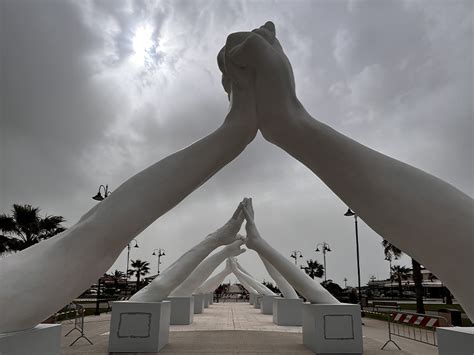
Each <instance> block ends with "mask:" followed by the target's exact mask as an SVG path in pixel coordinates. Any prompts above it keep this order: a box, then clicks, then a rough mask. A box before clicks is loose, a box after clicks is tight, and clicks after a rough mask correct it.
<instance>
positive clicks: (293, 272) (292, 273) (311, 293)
mask: <svg viewBox="0 0 474 355" xmlns="http://www.w3.org/2000/svg"><path fill="white" fill-rule="evenodd" d="M254 243H255V244H254V246H253V249H254V250H255V251H256V252H257V253H258V254H260V255H262V256H263V257H264V258H265V259H266V260H267V261H268V262H270V263H271V264H272V265H273V266H274V267H275V269H277V271H278V272H279V273H280V274H281V275H282V276H283V277H284V278H285V279H286V280H288V282H289V283H290V284H291V285H292V286H293V287H294V288H295V289H296V290H298V292H299V293H300V294H302V295H303V296H304V297H305V298H306V299H307V300H308V301H310V302H311V303H326V304H338V303H339V301H337V300H336V299H335V298H334V297H333V296H332V295H331V294H330V293H329V292H328V291H326V289H324V288H323V287H322V286H321V285H319V283H317V282H315V281H314V280H313V279H311V278H310V277H309V276H308V275H306V274H305V273H304V272H302V271H301V270H299V269H298V268H297V267H296V266H295V265H294V264H293V263H291V262H290V261H288V260H287V259H286V258H285V257H284V256H283V255H281V254H280V253H279V252H278V251H276V250H275V249H273V247H272V246H271V245H270V244H268V243H267V242H266V241H265V240H264V239H261V238H259V239H258V240H257V241H255V242H254Z"/></svg>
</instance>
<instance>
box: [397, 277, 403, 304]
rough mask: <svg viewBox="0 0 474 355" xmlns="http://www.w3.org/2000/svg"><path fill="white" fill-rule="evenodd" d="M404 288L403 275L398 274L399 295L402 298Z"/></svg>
mask: <svg viewBox="0 0 474 355" xmlns="http://www.w3.org/2000/svg"><path fill="white" fill-rule="evenodd" d="M402 296H403V288H402V275H400V274H398V297H399V298H402Z"/></svg>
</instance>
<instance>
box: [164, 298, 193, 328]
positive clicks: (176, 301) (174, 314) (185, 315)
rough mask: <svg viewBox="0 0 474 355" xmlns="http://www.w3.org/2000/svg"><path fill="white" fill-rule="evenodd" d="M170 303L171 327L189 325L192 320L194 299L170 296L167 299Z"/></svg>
mask: <svg viewBox="0 0 474 355" xmlns="http://www.w3.org/2000/svg"><path fill="white" fill-rule="evenodd" d="M167 300H168V301H170V302H171V317H170V324H171V325H189V324H191V323H192V322H193V319H194V297H193V296H191V297H178V296H172V297H168V298H167Z"/></svg>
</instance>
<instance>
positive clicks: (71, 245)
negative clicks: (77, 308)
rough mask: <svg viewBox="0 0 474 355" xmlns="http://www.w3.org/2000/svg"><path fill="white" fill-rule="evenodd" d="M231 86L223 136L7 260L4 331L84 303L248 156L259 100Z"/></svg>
mask: <svg viewBox="0 0 474 355" xmlns="http://www.w3.org/2000/svg"><path fill="white" fill-rule="evenodd" d="M229 65H230V66H231V65H232V64H231V63H229ZM239 80H240V81H242V80H243V77H241V78H239ZM227 86H228V87H230V88H231V89H230V98H231V105H230V111H229V113H228V114H227V117H226V119H225V121H224V123H223V124H222V125H221V127H219V128H218V129H217V130H216V131H214V132H213V133H211V134H209V135H208V136H207V137H205V138H203V139H201V140H199V141H198V142H196V143H194V144H192V145H191V146H189V147H187V148H185V149H183V150H181V151H179V152H177V153H174V154H172V155H170V156H168V157H167V158H165V159H163V160H161V161H159V162H157V163H155V164H154V165H152V166H150V167H149V168H147V169H145V170H143V171H142V172H140V173H138V174H136V175H135V176H133V177H132V178H130V179H128V180H127V181H126V182H125V183H123V184H122V185H121V186H120V187H119V188H117V189H116V190H115V191H114V193H113V194H111V195H110V196H109V197H107V199H105V200H104V201H102V202H101V203H100V204H99V205H97V206H96V207H94V208H93V209H92V210H90V211H89V212H87V213H86V214H85V215H84V217H83V218H81V219H80V221H79V222H78V223H77V224H75V225H74V226H72V227H71V228H69V229H68V230H67V231H65V232H63V233H61V234H59V235H57V236H55V237H53V238H51V239H48V240H46V241H43V242H41V243H38V244H36V245H34V246H32V247H30V248H27V249H25V250H23V251H21V252H19V253H16V254H13V255H9V256H7V257H4V258H1V259H0V285H1V287H0V315H1V316H0V333H4V332H12V331H18V330H23V329H28V328H31V327H34V326H35V325H37V324H38V323H40V322H41V321H43V320H44V319H46V318H48V317H49V316H50V315H51V314H53V313H54V312H56V311H57V310H59V309H60V308H61V307H63V306H64V305H66V304H67V303H69V302H70V301H71V300H73V299H74V298H76V297H77V296H78V295H80V294H81V293H82V292H83V291H84V290H85V289H87V288H88V287H89V286H90V285H91V284H92V283H94V282H96V280H97V278H98V277H100V276H101V275H103V274H104V272H106V271H107V270H108V269H109V267H110V266H111V265H112V264H113V263H114V261H115V259H116V258H117V256H118V255H119V254H120V252H121V251H122V250H123V249H124V248H125V246H126V245H127V243H128V242H129V241H130V240H131V239H132V238H134V237H135V236H137V235H138V234H139V233H141V232H142V231H143V230H144V229H145V228H147V227H148V226H149V225H150V224H151V223H152V222H154V221H155V220H156V219H157V218H158V217H160V216H161V215H163V214H164V213H166V212H167V211H169V210H170V209H172V208H173V207H174V206H176V205H177V204H178V203H179V202H181V201H182V200H183V199H184V198H185V197H186V196H188V195H189V194H190V193H191V192H193V191H194V190H195V189H196V188H198V187H199V186H200V185H202V184H203V183H204V182H205V181H206V180H208V179H209V178H210V177H211V176H212V175H214V174H215V173H216V172H217V171H219V170H220V169H221V168H222V167H224V166H225V165H226V164H227V163H229V162H230V161H232V160H233V159H234V158H235V157H236V156H237V155H239V153H240V152H242V150H243V149H244V148H245V147H246V146H247V144H248V143H249V142H250V141H252V139H253V138H254V137H255V134H256V131H257V121H256V118H255V103H254V101H253V100H254V97H253V95H250V94H249V91H248V90H241V89H240V88H239V87H238V86H236V85H235V83H233V82H230V81H227ZM209 243H210V244H213V242H212V241H209ZM58 285H61V287H58ZM32 290H34V292H33V291H32Z"/></svg>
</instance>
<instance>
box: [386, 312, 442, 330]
mask: <svg viewBox="0 0 474 355" xmlns="http://www.w3.org/2000/svg"><path fill="white" fill-rule="evenodd" d="M391 316H392V321H393V322H396V323H403V324H408V325H416V326H419V327H426V328H436V327H439V326H440V324H439V318H437V317H430V316H425V315H423V316H420V315H417V314H409V313H398V312H394V313H392V314H391Z"/></svg>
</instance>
